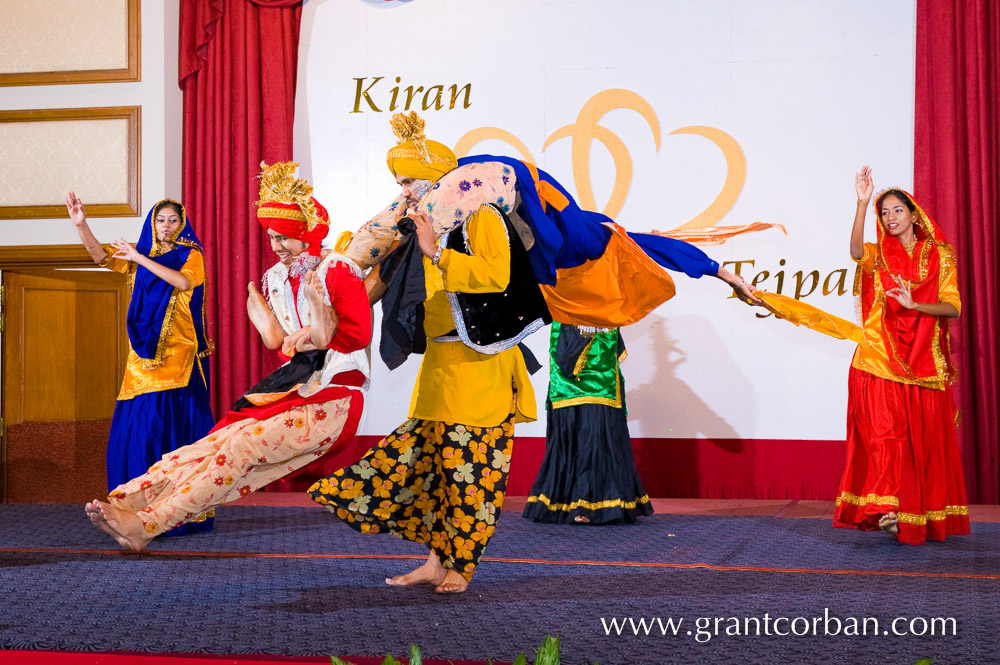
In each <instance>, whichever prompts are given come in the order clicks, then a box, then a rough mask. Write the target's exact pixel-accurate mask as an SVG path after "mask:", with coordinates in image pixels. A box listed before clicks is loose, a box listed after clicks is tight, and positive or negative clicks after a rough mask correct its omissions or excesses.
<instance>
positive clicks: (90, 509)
mask: <svg viewBox="0 0 1000 665" xmlns="http://www.w3.org/2000/svg"><path fill="white" fill-rule="evenodd" d="M83 512H85V513H87V514H88V515H90V514H92V513H99V512H101V509H100V508H98V507H97V499H94V500H93V501H91V502H89V503H86V504H84V506H83Z"/></svg>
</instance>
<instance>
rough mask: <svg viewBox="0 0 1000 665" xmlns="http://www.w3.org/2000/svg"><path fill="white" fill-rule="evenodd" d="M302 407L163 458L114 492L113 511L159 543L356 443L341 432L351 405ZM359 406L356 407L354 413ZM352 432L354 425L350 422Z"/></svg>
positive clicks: (347, 401)
mask: <svg viewBox="0 0 1000 665" xmlns="http://www.w3.org/2000/svg"><path fill="white" fill-rule="evenodd" d="M363 399H364V397H363V396H362V395H361V394H360V393H358V394H357V395H355V396H352V397H344V398H340V399H336V400H331V401H329V402H319V403H316V404H305V405H302V406H298V407H295V408H292V409H289V410H288V411H284V412H282V413H280V414H279V415H276V416H273V417H271V418H268V419H266V420H254V419H252V418H248V419H246V420H240V421H238V422H235V423H233V424H231V425H229V426H227V427H224V428H222V429H220V430H217V431H215V432H212V433H211V434H209V435H208V436H206V437H204V438H203V439H200V440H199V441H197V442H195V443H192V444H191V445H189V446H184V447H182V448H178V449H177V450H174V451H173V452H170V453H167V454H166V455H164V456H163V457H162V458H161V459H160V461H159V462H157V463H156V464H154V465H153V466H151V467H150V468H149V470H148V471H147V472H146V473H144V474H143V475H141V476H139V477H138V478H133V479H132V480H130V481H129V482H127V483H125V484H124V485H119V486H118V487H116V488H115V489H114V490H113V491H112V492H111V494H110V496H109V497H108V500H109V501H110V502H111V503H112V505H114V506H117V507H118V508H121V509H123V510H127V511H129V512H134V513H136V514H137V515H138V516H139V519H141V520H142V523H143V525H144V526H145V528H146V533H148V534H149V535H150V536H157V535H159V534H161V533H163V532H164V531H167V530H169V529H172V528H173V527H175V526H177V525H179V524H183V523H184V522H187V521H189V520H192V519H195V518H197V517H198V516H199V515H202V514H203V513H205V512H207V511H209V510H212V509H214V508H216V507H218V506H220V505H221V504H223V503H227V502H229V501H234V500H236V499H238V498H240V497H241V496H244V495H246V494H249V493H250V492H253V491H254V490H257V489H260V488H261V487H263V486H264V485H267V484H268V483H270V482H271V481H274V480H277V479H279V478H282V477H284V476H286V475H288V474H289V473H291V472H292V471H296V470H298V469H300V468H302V467H303V466H305V465H306V464H308V463H309V462H312V461H313V460H314V459H316V458H317V457H320V456H322V455H325V454H326V453H327V452H329V451H330V450H331V449H332V448H333V447H334V444H335V443H337V442H346V441H349V440H350V439H352V438H353V437H354V431H350V432H346V431H344V426H345V424H346V423H348V416H349V413H350V410H351V408H350V407H351V400H363ZM359 406H360V405H355V408H356V409H357V408H358V407H359ZM353 422H354V428H356V426H357V418H354V419H353Z"/></svg>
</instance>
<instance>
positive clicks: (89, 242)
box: [66, 192, 108, 264]
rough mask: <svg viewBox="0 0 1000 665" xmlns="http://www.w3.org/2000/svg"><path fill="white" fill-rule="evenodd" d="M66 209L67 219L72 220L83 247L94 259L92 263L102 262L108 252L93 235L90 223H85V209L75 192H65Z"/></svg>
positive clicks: (106, 257)
mask: <svg viewBox="0 0 1000 665" xmlns="http://www.w3.org/2000/svg"><path fill="white" fill-rule="evenodd" d="M66 211H67V212H68V213H69V219H70V221H71V222H73V226H75V227H76V232H77V233H78V234H80V240H81V241H82V242H83V247H84V249H86V250H87V253H88V254H90V258H92V259H94V263H97V264H101V263H104V262H105V261H106V260H107V259H108V253H107V252H106V251H105V250H104V246H103V245H101V243H100V241H99V240H98V239H97V237H96V236H94V232H93V231H91V230H90V225H89V224H87V211H86V209H84V207H83V201H81V200H80V198H79V197H78V196H77V195H76V193H75V192H69V193H68V194H66Z"/></svg>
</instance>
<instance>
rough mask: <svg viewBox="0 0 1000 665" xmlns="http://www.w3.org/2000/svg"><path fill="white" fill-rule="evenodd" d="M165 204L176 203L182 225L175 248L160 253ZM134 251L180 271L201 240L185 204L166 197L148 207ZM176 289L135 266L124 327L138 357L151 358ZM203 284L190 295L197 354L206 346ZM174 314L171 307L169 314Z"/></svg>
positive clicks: (154, 354) (197, 250)
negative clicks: (159, 232)
mask: <svg viewBox="0 0 1000 665" xmlns="http://www.w3.org/2000/svg"><path fill="white" fill-rule="evenodd" d="M166 203H173V204H176V205H177V207H178V208H180V210H181V215H180V217H181V227H180V228H179V229H178V230H177V232H176V233H174V236H173V242H174V248H173V249H172V250H170V251H169V252H166V253H164V254H159V251H160V243H159V241H158V240H157V239H156V229H155V227H154V224H155V221H156V213H157V212H158V211H159V209H160V208H162V207H163V206H164V204H166ZM135 248H136V250H138V251H139V253H140V254H142V255H143V256H147V257H149V259H150V260H152V261H154V262H156V263H158V264H160V265H161V266H163V267H165V268H169V269H170V270H176V271H178V272H180V269H181V268H182V267H184V263H185V262H186V261H187V260H188V256H190V254H191V252H192V251H196V252H201V251H202V247H201V241H200V240H198V236H197V235H195V232H194V228H193V227H192V226H191V219H190V218H189V217H188V216H187V213H186V212H185V210H184V206H182V205H181V204H179V203H177V202H176V201H171V200H169V199H165V200H163V201H160V202H159V203H157V204H156V205H155V206H153V207H152V209H150V211H149V214H147V215H146V222H145V224H143V227H142V233H141V234H140V236H139V242H138V243H136V245H135ZM175 291H176V289H175V288H174V287H172V286H171V285H170V284H168V283H167V282H165V281H163V280H162V279H160V278H159V277H157V276H156V275H154V274H153V273H151V272H150V271H149V270H146V269H145V268H143V267H142V266H141V265H136V268H135V281H134V282H133V286H132V301H131V303H130V304H129V307H128V317H127V319H126V328H127V329H128V338H129V341H130V342H131V343H132V348H133V349H134V350H135V352H136V354H137V355H138V356H139V357H140V358H146V359H154V358H156V352H157V349H158V347H159V344H160V337H161V336H162V335H164V334H166V330H165V329H166V327H168V326H169V325H170V320H168V316H167V314H168V312H167V310H168V309H171V308H170V303H171V299H172V298H173V297H174V292H175ZM204 308H205V285H204V283H202V284H200V285H199V286H196V287H194V292H193V293H192V294H191V318H192V319H193V320H194V327H195V333H196V336H197V338H198V340H197V341H198V353H202V352H204V351H207V350H208V349H209V342H208V336H207V335H206V334H205V330H204V323H205V309H204ZM172 317H173V311H172V309H171V312H170V317H169V318H172Z"/></svg>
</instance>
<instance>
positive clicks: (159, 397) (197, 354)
mask: <svg viewBox="0 0 1000 665" xmlns="http://www.w3.org/2000/svg"><path fill="white" fill-rule="evenodd" d="M66 209H67V210H68V211H69V217H70V220H71V221H72V222H73V224H74V225H75V226H76V229H77V232H78V233H79V234H80V239H81V240H82V241H83V245H84V247H85V248H86V249H87V251H88V252H89V253H90V256H91V258H93V259H94V262H95V263H97V264H98V265H100V266H102V267H105V268H108V269H109V270H114V271H116V272H120V273H124V274H126V275H127V276H128V280H129V284H130V286H131V291H132V298H131V302H130V303H129V309H128V317H127V321H126V325H127V328H128V341H129V350H128V360H127V361H126V365H125V377H124V379H123V380H122V387H121V391H120V392H119V393H118V402H117V404H116V405H115V412H114V416H113V417H112V420H111V436H110V437H109V440H108V456H107V464H108V486H109V488H114V487H117V486H118V485H120V484H122V483H124V482H126V481H127V480H129V479H130V478H134V477H135V476H139V475H142V474H143V473H145V471H146V469H147V468H149V467H150V466H151V465H152V464H153V463H154V462H155V461H156V460H158V459H160V458H161V457H162V456H163V455H165V454H166V453H169V452H171V451H173V450H175V449H177V448H179V447H180V446H184V445H187V444H188V443H190V442H192V441H197V440H198V439H200V438H202V437H203V436H205V435H206V434H208V432H209V430H211V429H212V426H213V425H214V424H215V421H214V419H213V417H212V408H211V405H210V404H209V392H208V386H209V383H208V382H209V367H208V354H210V353H211V352H212V351H213V350H214V348H215V345H214V344H213V343H212V340H210V339H209V338H208V332H207V330H206V328H205V261H204V258H203V257H202V247H201V242H200V241H199V240H198V237H197V235H195V232H194V228H193V227H192V226H191V220H190V218H188V216H187V214H186V212H185V210H184V206H183V205H181V204H180V203H178V202H176V201H171V200H169V199H166V200H163V201H160V202H159V203H157V204H156V205H154V206H153V207H152V209H151V210H150V211H149V214H148V215H146V221H145V223H144V224H143V227H142V232H141V234H140V236H139V242H138V243H137V244H136V246H135V247H132V245H130V244H128V243H127V242H125V239H124V238H122V239H119V240H117V241H115V242H112V243H111V245H112V247H113V248H114V250H115V251H114V253H113V254H111V253H110V252H109V251H108V250H106V249H105V248H104V246H103V245H101V243H99V242H98V241H97V239H96V238H95V237H94V234H93V232H92V231H91V230H90V226H89V225H88V224H87V213H86V210H85V209H84V207H83V202H82V201H81V200H80V199H79V198H78V197H77V196H76V194H75V193H73V192H70V193H69V194H67V195H66ZM212 519H213V517H212V516H207V517H205V518H204V519H202V520H201V521H195V522H192V523H190V524H188V525H185V526H184V527H181V528H179V529H177V530H175V531H171V532H168V533H167V534H165V535H180V534H183V533H195V532H198V531H207V530H209V529H211V528H212Z"/></svg>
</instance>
